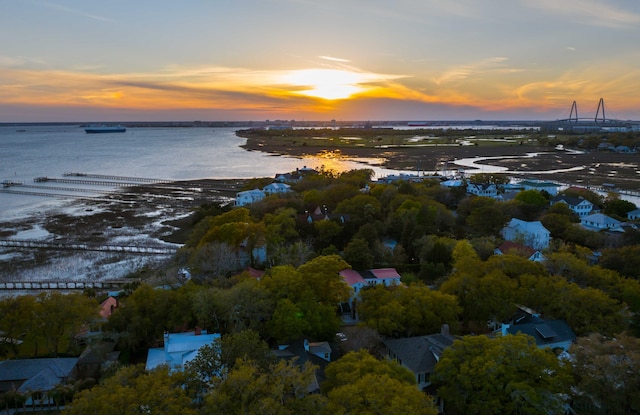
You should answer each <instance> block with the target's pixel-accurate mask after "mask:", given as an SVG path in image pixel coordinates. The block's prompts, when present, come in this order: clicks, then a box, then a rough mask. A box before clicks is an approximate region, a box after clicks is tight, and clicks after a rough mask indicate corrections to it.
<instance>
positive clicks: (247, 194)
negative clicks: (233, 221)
mask: <svg viewBox="0 0 640 415" xmlns="http://www.w3.org/2000/svg"><path fill="white" fill-rule="evenodd" d="M265 197H266V194H265V192H263V191H262V190H260V189H253V190H245V191H244V192H238V193H236V203H235V205H236V206H246V205H250V204H251V203H255V202H259V201H261V200H262V199H264V198H265Z"/></svg>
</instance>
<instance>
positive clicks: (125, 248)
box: [0, 239, 178, 255]
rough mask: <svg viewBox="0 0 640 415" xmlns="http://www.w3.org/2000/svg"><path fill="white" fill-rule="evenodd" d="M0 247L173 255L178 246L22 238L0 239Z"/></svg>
mask: <svg viewBox="0 0 640 415" xmlns="http://www.w3.org/2000/svg"><path fill="white" fill-rule="evenodd" d="M0 247H6V248H20V249H56V250H66V251H95V252H113V253H126V254H135V255H174V254H175V253H176V251H177V250H178V248H177V247H176V248H171V247H158V246H136V245H96V244H83V243H60V242H48V241H36V240H24V239H0Z"/></svg>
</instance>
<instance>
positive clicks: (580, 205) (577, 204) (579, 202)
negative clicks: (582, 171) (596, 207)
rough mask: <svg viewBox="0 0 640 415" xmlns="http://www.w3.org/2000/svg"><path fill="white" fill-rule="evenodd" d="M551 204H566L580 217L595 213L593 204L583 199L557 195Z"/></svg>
mask: <svg viewBox="0 0 640 415" xmlns="http://www.w3.org/2000/svg"><path fill="white" fill-rule="evenodd" d="M550 203H551V205H554V204H556V203H565V204H567V206H569V209H571V210H572V211H573V212H574V213H575V214H576V215H578V216H579V217H583V216H587V215H590V214H591V213H592V211H593V203H591V202H589V201H588V200H587V199H585V198H583V197H573V196H566V195H557V196H554V197H553V198H551V200H550Z"/></svg>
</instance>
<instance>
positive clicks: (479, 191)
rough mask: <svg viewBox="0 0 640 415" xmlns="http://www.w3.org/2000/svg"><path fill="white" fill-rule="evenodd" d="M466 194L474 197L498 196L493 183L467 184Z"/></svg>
mask: <svg viewBox="0 0 640 415" xmlns="http://www.w3.org/2000/svg"><path fill="white" fill-rule="evenodd" d="M467 193H470V194H472V195H476V196H485V197H496V196H498V187H497V186H496V185H495V184H493V183H469V184H467Z"/></svg>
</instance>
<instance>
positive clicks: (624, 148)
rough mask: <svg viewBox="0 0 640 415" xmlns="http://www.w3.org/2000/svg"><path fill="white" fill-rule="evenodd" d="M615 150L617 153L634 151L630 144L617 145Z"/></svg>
mask: <svg viewBox="0 0 640 415" xmlns="http://www.w3.org/2000/svg"><path fill="white" fill-rule="evenodd" d="M614 151H615V152H616V153H622V154H630V153H633V151H632V150H631V149H630V148H629V147H628V146H617V147H616V148H614Z"/></svg>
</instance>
